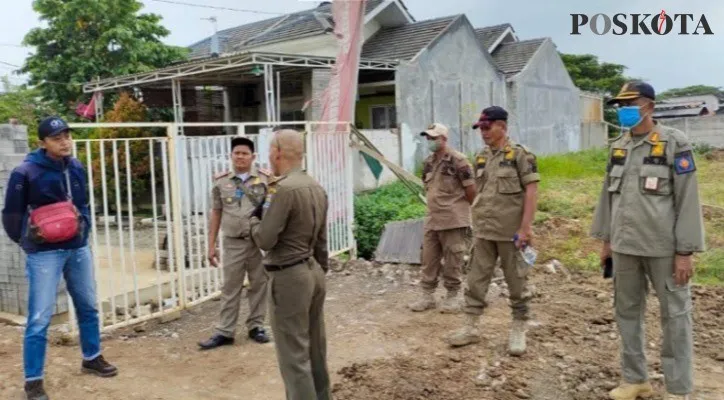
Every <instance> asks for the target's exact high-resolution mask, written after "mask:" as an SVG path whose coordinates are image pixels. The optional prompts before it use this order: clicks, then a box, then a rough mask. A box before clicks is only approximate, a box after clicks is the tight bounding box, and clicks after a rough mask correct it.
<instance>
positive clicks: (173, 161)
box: [167, 125, 186, 308]
mask: <svg viewBox="0 0 724 400" xmlns="http://www.w3.org/2000/svg"><path fill="white" fill-rule="evenodd" d="M177 133H178V128H177V127H176V126H175V125H172V126H169V127H168V130H167V134H168V155H169V163H168V165H169V175H170V176H179V174H178V166H179V158H180V157H179V154H177V153H178V148H177V146H178V140H179V137H178V136H177ZM181 156H183V155H181ZM171 191H172V195H171V196H172V198H173V199H174V202H173V204H172V207H173V232H174V241H175V247H176V248H175V250H176V252H175V253H176V265H177V267H178V273H179V285H180V292H181V293H180V295H179V304H180V306H181V308H185V307H186V278H185V277H186V268H185V259H184V255H185V253H184V236H183V211H182V209H181V198H182V193H181V180H180V179H173V180H172V181H171Z"/></svg>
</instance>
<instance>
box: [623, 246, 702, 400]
mask: <svg viewBox="0 0 724 400" xmlns="http://www.w3.org/2000/svg"><path fill="white" fill-rule="evenodd" d="M612 258H613V265H614V272H615V275H614V286H615V307H616V322H617V324H618V330H619V334H620V335H621V369H622V371H623V377H624V380H626V382H629V383H641V382H644V381H646V380H647V379H648V373H647V363H646V354H645V352H644V349H645V342H646V335H645V333H644V321H645V312H646V295H647V294H648V282H647V279H646V278H647V277H648V280H649V281H650V282H651V285H652V286H653V287H654V290H655V291H656V297H658V299H659V306H660V309H661V329H662V330H663V336H664V340H663V345H662V347H661V365H662V369H663V371H664V379H665V381H666V390H667V391H668V392H669V393H671V394H679V395H684V394H689V393H692V391H693V389H694V382H693V379H694V378H693V366H692V354H693V349H694V348H693V331H692V317H691V309H692V302H691V291H690V288H689V285H684V286H677V285H676V284H675V283H674V278H673V273H674V257H663V258H653V257H639V256H630V255H626V254H620V253H615V252H614V253H613V255H612Z"/></svg>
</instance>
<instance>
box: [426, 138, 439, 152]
mask: <svg viewBox="0 0 724 400" xmlns="http://www.w3.org/2000/svg"><path fill="white" fill-rule="evenodd" d="M427 148H428V149H430V151H431V152H433V153H434V152H436V151H438V150H440V143H439V142H438V141H437V140H428V141H427Z"/></svg>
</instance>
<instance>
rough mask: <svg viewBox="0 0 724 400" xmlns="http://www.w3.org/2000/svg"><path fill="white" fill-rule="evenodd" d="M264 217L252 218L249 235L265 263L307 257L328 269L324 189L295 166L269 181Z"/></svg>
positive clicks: (273, 263)
mask: <svg viewBox="0 0 724 400" xmlns="http://www.w3.org/2000/svg"><path fill="white" fill-rule="evenodd" d="M264 207H265V208H266V209H265V211H264V213H263V218H262V220H261V221H259V220H258V219H257V218H255V217H252V219H251V235H252V238H253V239H254V242H255V243H256V244H257V246H259V248H260V249H262V250H265V251H267V253H266V254H265V255H264V261H263V262H264V264H265V265H275V266H281V265H289V264H294V263H298V262H300V261H302V260H305V259H307V258H309V257H312V256H313V257H314V258H315V259H316V260H317V262H318V263H319V264H320V265H321V266H322V268H324V269H325V270H326V269H327V265H328V262H329V261H328V258H329V254H328V251H327V209H328V207H329V206H328V202H327V193H326V192H325V190H324V188H322V186H321V185H320V184H319V183H318V182H317V181H316V180H314V178H312V177H311V176H309V175H307V173H305V172H303V171H302V170H299V169H296V170H293V171H291V172H290V173H289V174H287V175H284V176H281V177H279V178H277V179H276V180H274V181H273V182H272V183H270V185H269V195H268V196H267V201H266V203H265V205H264Z"/></svg>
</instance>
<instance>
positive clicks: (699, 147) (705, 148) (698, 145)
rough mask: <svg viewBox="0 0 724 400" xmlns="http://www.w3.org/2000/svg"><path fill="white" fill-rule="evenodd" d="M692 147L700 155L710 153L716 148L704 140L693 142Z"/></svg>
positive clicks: (703, 155)
mask: <svg viewBox="0 0 724 400" xmlns="http://www.w3.org/2000/svg"><path fill="white" fill-rule="evenodd" d="M692 147H693V148H694V152H695V153H696V154H697V155H698V156H701V157H705V156H707V155H709V154H712V153H713V152H714V150H716V148H715V147H714V146H712V145H710V144H709V143H704V142H695V143H694V145H693V146H692Z"/></svg>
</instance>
